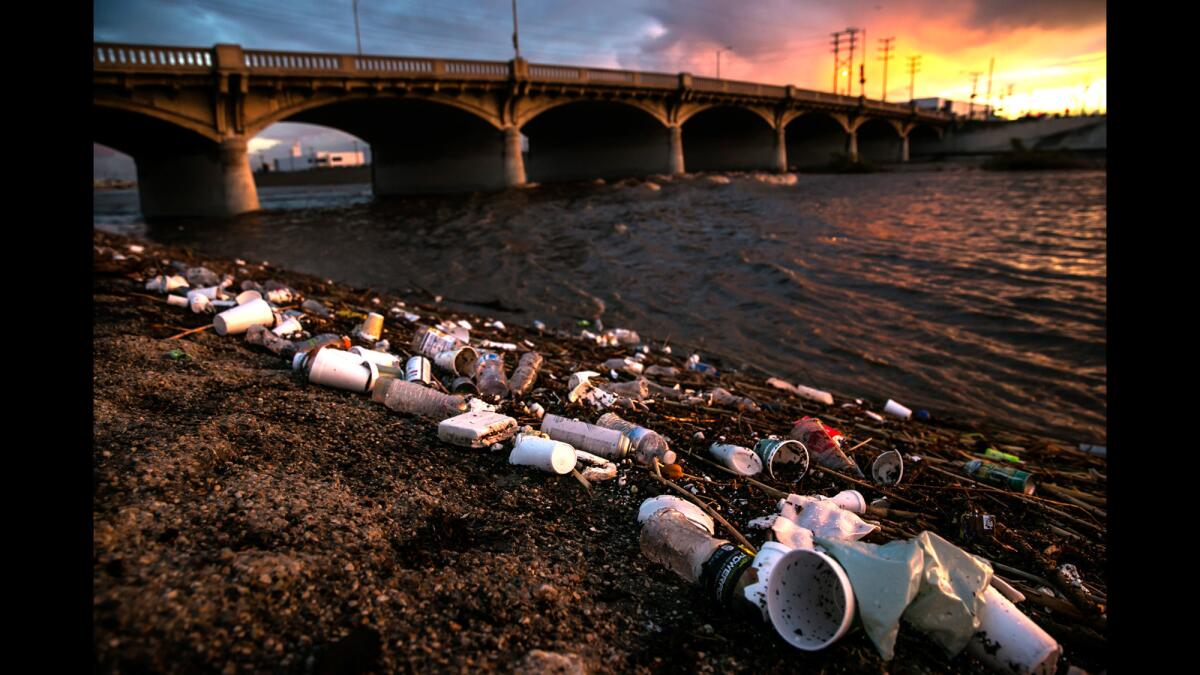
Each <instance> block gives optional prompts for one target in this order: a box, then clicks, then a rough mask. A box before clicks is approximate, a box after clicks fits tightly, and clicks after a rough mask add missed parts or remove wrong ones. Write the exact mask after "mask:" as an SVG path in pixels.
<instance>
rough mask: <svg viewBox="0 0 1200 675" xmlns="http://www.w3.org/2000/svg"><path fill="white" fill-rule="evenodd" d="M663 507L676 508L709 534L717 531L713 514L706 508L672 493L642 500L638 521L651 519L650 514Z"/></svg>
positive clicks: (642, 521)
mask: <svg viewBox="0 0 1200 675" xmlns="http://www.w3.org/2000/svg"><path fill="white" fill-rule="evenodd" d="M663 509H675V510H676V511H678V512H680V513H682V514H683V515H685V516H687V519H688V520H690V521H692V524H694V525H695V526H696V527H698V528H700V529H702V530H704V531H705V532H707V533H709V534H713V533H714V532H716V525H715V524H714V523H713V519H712V516H709V515H708V514H707V513H705V512H704V509H702V508H700V507H699V506H696V505H695V504H693V503H691V502H689V501H687V500H686V499H680V498H679V497H673V496H671V495H661V496H658V497H651V498H650V499H647V500H646V501H644V502H642V505H641V507H640V508H638V522H639V523H644V522H646V521H647V520H649V519H650V516H653V515H654V514H656V513H658V512H659V511H661V510H663Z"/></svg>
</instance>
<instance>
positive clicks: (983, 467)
mask: <svg viewBox="0 0 1200 675" xmlns="http://www.w3.org/2000/svg"><path fill="white" fill-rule="evenodd" d="M963 470H964V471H965V472H966V474H967V475H968V476H970V477H972V478H974V479H975V480H978V481H979V482H981V483H987V484H988V485H995V486H996V487H1002V488H1008V489H1009V490H1015V491H1017V492H1024V493H1025V494H1027V495H1031V494H1033V488H1034V484H1033V476H1031V475H1030V474H1029V473H1028V472H1026V471H1021V470H1020V469H1017V468H1015V467H1007V466H996V465H995V464H991V463H988V462H985V461H983V460H982V459H973V460H971V461H969V462H967V463H966V464H965V465H963Z"/></svg>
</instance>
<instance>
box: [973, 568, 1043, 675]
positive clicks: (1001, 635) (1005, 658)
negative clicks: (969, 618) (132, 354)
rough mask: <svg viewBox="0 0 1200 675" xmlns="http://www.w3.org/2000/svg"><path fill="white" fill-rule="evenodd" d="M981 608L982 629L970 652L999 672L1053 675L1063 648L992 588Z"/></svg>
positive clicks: (980, 627)
mask: <svg viewBox="0 0 1200 675" xmlns="http://www.w3.org/2000/svg"><path fill="white" fill-rule="evenodd" d="M983 597H984V603H983V604H982V605H981V606H980V607H979V630H977V631H975V636H974V637H972V638H971V641H970V642H968V643H967V652H968V653H969V654H971V656H974V657H975V658H977V659H979V660H980V661H983V662H984V663H985V664H987V665H988V666H990V667H991V668H992V669H993V670H995V671H997V672H1001V671H1002V672H1006V673H1015V674H1016V675H1053V673H1054V672H1055V671H1056V670H1057V669H1058V659H1059V657H1060V656H1062V647H1061V646H1060V645H1059V644H1058V642H1056V641H1055V640H1054V638H1052V637H1050V635H1049V634H1048V633H1046V631H1044V630H1042V628H1041V627H1040V626H1038V625H1037V624H1036V623H1034V622H1033V621H1031V620H1030V619H1029V617H1027V616H1025V614H1024V613H1022V612H1021V610H1019V609H1017V607H1016V605H1014V604H1012V603H1011V602H1009V601H1008V598H1006V597H1004V595H1003V594H1002V593H1000V592H999V591H997V590H996V589H995V588H992V587H991V586H988V587H987V590H986V591H984V596H983Z"/></svg>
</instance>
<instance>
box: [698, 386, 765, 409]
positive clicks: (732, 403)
mask: <svg viewBox="0 0 1200 675" xmlns="http://www.w3.org/2000/svg"><path fill="white" fill-rule="evenodd" d="M708 397H709V398H710V399H712V402H713V403H715V404H717V405H722V406H727V407H730V408H734V409H737V410H739V411H743V412H758V411H759V407H758V404H757V403H755V402H754V401H753V400H752V399H748V398H746V397H745V396H736V395H734V394H733V393H731V392H730V391H728V390H726V389H722V388H721V387H717V388H716V389H713V390H712V391H710V392H708Z"/></svg>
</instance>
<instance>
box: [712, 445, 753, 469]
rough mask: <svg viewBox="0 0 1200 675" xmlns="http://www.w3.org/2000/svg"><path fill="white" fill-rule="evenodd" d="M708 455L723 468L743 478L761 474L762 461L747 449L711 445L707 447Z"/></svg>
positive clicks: (734, 446) (737, 446)
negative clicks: (714, 458)
mask: <svg viewBox="0 0 1200 675" xmlns="http://www.w3.org/2000/svg"><path fill="white" fill-rule="evenodd" d="M708 453H709V454H710V455H712V456H713V457H716V458H717V460H718V461H720V462H721V463H722V464H724V465H725V466H727V467H729V468H730V469H733V470H734V471H736V472H738V473H739V474H741V475H743V476H754V475H757V474H760V473H762V469H763V463H762V459H760V458H759V456H758V455H756V454H754V452H753V451H752V450H750V449H749V448H743V447H741V446H740V445H727V444H721V443H713V444H712V445H711V446H709V448H708Z"/></svg>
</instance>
